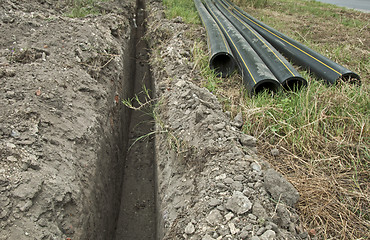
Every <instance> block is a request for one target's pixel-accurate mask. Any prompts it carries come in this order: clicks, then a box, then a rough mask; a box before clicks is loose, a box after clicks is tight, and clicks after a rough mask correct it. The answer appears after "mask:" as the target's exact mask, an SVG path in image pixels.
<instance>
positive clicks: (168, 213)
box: [0, 0, 309, 240]
mask: <svg viewBox="0 0 370 240" xmlns="http://www.w3.org/2000/svg"><path fill="white" fill-rule="evenodd" d="M134 4H135V3H134V2H133V1H121V2H120V3H118V2H110V3H102V4H100V5H98V6H99V8H101V9H102V12H103V11H104V13H105V14H104V15H100V16H88V17H86V18H82V19H71V18H67V17H65V16H64V15H63V12H64V10H65V9H66V8H68V1H66V2H64V1H51V0H49V1H48V0H45V1H35V2H29V1H15V0H1V1H0V16H1V17H0V36H1V38H0V87H1V90H0V91H1V94H0V123H1V125H0V136H1V140H0V192H1V195H0V224H1V225H0V227H1V228H0V231H1V234H0V239H66V238H72V239H113V238H114V235H115V233H116V223H117V220H118V223H119V225H120V226H122V225H124V226H125V225H126V223H125V221H126V219H123V220H122V217H121V218H119V215H118V213H119V209H120V208H121V209H122V208H123V209H125V208H124V205H125V204H126V203H127V202H128V201H130V200H133V199H132V198H129V197H128V196H127V195H126V194H124V193H125V190H128V192H130V190H129V189H128V188H129V187H134V188H136V187H135V185H134V184H138V187H137V188H139V186H141V185H139V184H141V183H140V182H137V183H133V182H135V181H137V179H143V180H144V181H149V180H148V179H147V178H146V176H141V178H140V176H139V177H137V176H136V177H134V178H133V179H134V180H130V181H133V182H129V183H130V184H129V186H127V187H124V186H125V183H124V184H123V185H122V182H123V181H124V179H125V178H126V177H129V174H130V173H127V171H126V173H125V170H124V169H125V168H126V167H128V166H129V165H130V164H133V166H132V167H133V168H135V167H138V168H140V167H142V166H141V165H140V166H137V165H135V164H138V163H140V161H141V160H143V158H146V157H147V156H146V155H145V154H147V153H150V152H151V153H152V154H151V156H150V157H153V154H154V153H153V149H152V148H151V147H150V146H148V150H145V153H144V152H143V151H144V150H143V149H144V148H140V147H138V146H139V145H135V144H134V145H133V147H132V148H130V153H129V154H128V155H127V156H128V158H130V157H129V156H130V154H133V155H134V156H133V158H132V159H133V161H134V162H133V163H130V162H128V161H127V160H126V161H125V160H124V159H126V153H127V149H128V147H129V146H130V145H131V143H133V142H135V140H136V139H138V138H140V137H141V136H142V135H145V134H147V132H148V131H154V129H151V128H150V127H149V128H148V127H146V128H145V129H144V128H143V129H140V128H139V130H138V132H136V133H133V135H129V132H130V131H129V126H130V120H129V119H130V115H131V114H130V112H129V110H128V109H127V108H125V107H124V105H123V104H122V103H121V100H122V99H128V98H131V97H132V94H133V92H134V87H133V85H134V84H132V83H131V82H130V79H133V75H132V69H135V68H137V67H135V65H137V61H135V59H137V56H136V57H134V56H135V55H133V53H132V52H133V49H135V48H136V43H137V42H135V41H134V42H132V41H131V40H130V39H131V36H132V31H133V28H135V24H136V22H135V21H134V19H135V15H134V12H135V10H134V8H135V6H134ZM147 7H148V9H147V10H148V12H149V13H150V16H149V18H148V19H147V21H148V32H147V35H146V37H145V39H147V40H148V43H149V44H150V47H151V48H152V55H151V60H150V65H151V67H152V73H153V79H154V82H155V85H156V88H155V89H156V91H155V92H156V102H157V103H156V105H155V107H154V106H153V107H154V108H153V109H154V110H151V111H152V112H151V116H154V119H153V120H154V122H155V128H156V131H155V132H156V136H155V159H156V162H155V163H143V164H144V165H145V164H146V165H149V166H150V164H153V165H152V166H153V167H155V169H154V170H155V172H156V174H157V181H156V184H157V189H154V190H155V192H156V193H157V198H156V199H151V200H150V203H149V205H153V204H154V203H156V204H157V210H156V211H157V213H158V214H157V216H156V219H152V220H150V219H149V221H148V222H150V221H152V222H156V223H157V226H158V227H157V230H158V237H159V239H255V240H258V239H301V238H308V237H309V236H308V235H307V233H306V232H305V231H304V230H303V229H302V228H301V226H300V223H299V220H298V219H299V217H298V215H297V214H296V211H295V209H294V205H295V203H296V202H297V200H298V192H297V191H296V190H295V189H294V188H293V186H292V185H291V184H290V183H289V182H287V181H286V180H285V179H284V178H282V176H281V175H280V174H279V173H277V172H275V171H274V170H272V169H271V168H270V167H269V165H268V164H267V163H265V162H264V161H262V160H261V159H260V157H258V156H257V155H256V148H255V144H256V143H255V139H254V138H253V137H250V136H247V135H244V134H242V133H241V132H240V127H241V126H242V120H241V119H240V118H238V117H236V118H235V119H234V120H231V119H230V116H229V114H227V113H224V112H223V111H222V108H221V105H220V103H219V102H218V100H217V99H216V98H215V96H214V95H212V94H211V93H210V92H209V91H208V90H206V89H204V88H201V87H199V86H197V83H198V82H200V81H201V79H200V74H199V73H198V72H197V70H196V68H195V67H194V65H193V63H191V61H190V58H191V54H192V52H191V50H192V47H193V42H192V40H191V38H189V36H190V35H189V34H188V32H187V30H188V26H187V25H186V24H183V23H182V21H181V19H175V20H172V21H169V20H166V19H164V18H163V16H164V14H163V8H162V6H161V4H160V2H159V1H150V2H148V3H147ZM195 31H196V32H197V33H198V34H202V35H204V34H205V32H204V30H203V29H202V28H201V27H199V29H195ZM144 54H145V53H144ZM139 65H140V64H139ZM136 71H137V70H136ZM143 72H145V71H143ZM143 72H141V73H143ZM138 76H141V77H145V76H143V75H138ZM136 88H137V85H136ZM135 114H137V115H139V116H140V114H139V113H137V112H135V113H133V114H132V115H135ZM147 120H148V119H141V120H138V121H144V122H145V121H147ZM148 121H149V120H148ZM132 125H135V126H133V128H137V127H138V126H140V124H138V125H136V124H131V126H132ZM144 130H145V131H144ZM130 136H131V137H130ZM129 138H131V139H130V141H129ZM147 142H153V140H152V139H151V138H149V141H147ZM135 153H138V154H135ZM135 157H136V158H135ZM148 158H149V157H148ZM135 159H136V160H135ZM141 174H143V175H144V174H146V173H141ZM126 183H127V182H126ZM122 186H123V188H124V189H123V190H122ZM121 193H123V194H124V197H123V198H121ZM143 196H144V194H141V196H140V197H143ZM121 199H122V200H121ZM125 199H126V200H125ZM135 200H137V199H135ZM133 202H134V204H136V203H137V205H136V207H137V211H136V212H139V210H140V209H143V208H145V206H146V205H148V202H145V203H144V202H135V201H133ZM143 206H144V207H143ZM131 210H132V209H131ZM124 211H125V210H124ZM134 215H135V211H133V212H131V215H130V216H134ZM142 215H143V216H144V218H152V217H153V216H150V217H149V215H146V214H142ZM146 220H148V219H146ZM135 227H136V229H137V230H138V231H140V230H141V229H142V228H146V227H145V226H141V225H136V226H135ZM117 229H118V230H117V232H118V234H122V235H117V236H118V237H116V239H122V238H124V237H125V231H126V230H125V229H123V230H120V228H119V227H118V228H117ZM121 236H122V237H121ZM130 236H135V235H130ZM136 236H138V235H136ZM149 237H153V236H149ZM133 238H134V237H131V239H133ZM153 238H154V237H153Z"/></svg>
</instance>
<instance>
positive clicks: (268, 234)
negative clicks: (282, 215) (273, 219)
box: [260, 230, 276, 240]
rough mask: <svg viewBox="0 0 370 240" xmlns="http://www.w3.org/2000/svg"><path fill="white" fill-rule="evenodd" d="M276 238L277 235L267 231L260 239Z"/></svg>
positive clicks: (270, 239)
mask: <svg viewBox="0 0 370 240" xmlns="http://www.w3.org/2000/svg"><path fill="white" fill-rule="evenodd" d="M275 237H276V233H275V232H274V231H272V230H267V231H266V232H264V233H263V234H262V235H261V236H260V239H261V240H274V239H275Z"/></svg>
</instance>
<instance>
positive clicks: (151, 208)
mask: <svg viewBox="0 0 370 240" xmlns="http://www.w3.org/2000/svg"><path fill="white" fill-rule="evenodd" d="M145 15H146V12H145V0H137V1H136V23H134V25H136V26H137V27H136V29H135V33H134V44H133V45H134V47H135V49H134V54H133V55H135V57H134V59H135V69H133V70H132V71H133V74H132V75H133V80H134V81H135V82H134V94H135V95H136V96H138V97H139V99H140V102H141V103H144V102H145V101H147V99H148V97H149V96H150V97H152V96H151V95H152V94H153V92H152V89H154V88H153V82H152V78H151V72H150V67H149V64H148V52H147V49H148V48H147V43H146V41H145V40H143V36H144V34H145V17H146V16H145ZM144 89H148V90H149V91H148V94H147V93H145V91H144ZM148 95H149V96H148ZM134 104H136V105H135V106H136V107H140V104H139V103H137V102H135V103H134ZM149 105H150V104H149ZM150 111H151V110H150V107H149V108H145V109H142V111H138V110H136V111H132V114H131V121H130V131H129V136H128V139H129V140H128V146H129V149H128V152H127V155H126V159H125V163H124V170H123V183H122V195H121V206H120V209H119V216H118V220H117V225H116V230H115V237H114V239H115V240H121V239H148V240H150V239H155V238H156V207H155V206H156V200H155V199H156V190H155V186H156V180H155V153H154V135H153V134H152V133H153V131H154V120H153V117H152V114H151V112H150Z"/></svg>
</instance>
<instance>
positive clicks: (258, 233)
mask: <svg viewBox="0 0 370 240" xmlns="http://www.w3.org/2000/svg"><path fill="white" fill-rule="evenodd" d="M265 231H266V228H265V227H261V228H260V229H258V231H257V232H256V235H257V236H261V235H262V234H263V233H264V232H265Z"/></svg>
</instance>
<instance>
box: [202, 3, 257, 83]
mask: <svg viewBox="0 0 370 240" xmlns="http://www.w3.org/2000/svg"><path fill="white" fill-rule="evenodd" d="M206 5H207V6H208V4H207V3H206ZM208 10H209V11H211V12H212V14H213V16H214V17H215V19H216V21H217V22H218V23H219V24H220V25H221V27H222V29H223V30H224V31H225V33H226V34H227V36H228V37H229V39H230V41H231V43H232V44H233V45H234V47H235V49H236V51H237V52H238V54H239V57H240V58H241V60H242V61H243V63H244V66H245V67H246V68H247V70H248V73H249V75H251V77H252V79H253V82H254V84H257V82H256V80H255V79H254V77H253V74H252V73H251V71H250V70H249V68H248V66H247V64H246V63H245V61H244V58H243V57H242V55H241V54H240V52H239V50H238V48H237V47H236V46H235V43H234V41H233V40H232V39H231V37H230V35H229V34H228V33H227V31H226V29H225V28H224V26H223V25H222V24H221V22H220V20H218V18H217V16H216V15H215V13H214V12H213V11H212V9H210V8H209V7H208Z"/></svg>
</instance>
